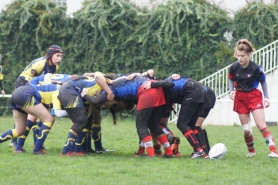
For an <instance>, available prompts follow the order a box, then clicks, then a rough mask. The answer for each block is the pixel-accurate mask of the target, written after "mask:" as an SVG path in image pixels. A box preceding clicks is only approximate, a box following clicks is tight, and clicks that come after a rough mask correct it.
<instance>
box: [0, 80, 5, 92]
mask: <svg viewBox="0 0 278 185" xmlns="http://www.w3.org/2000/svg"><path fill="white" fill-rule="evenodd" d="M0 88H1V90H4V86H3V83H2V80H0Z"/></svg>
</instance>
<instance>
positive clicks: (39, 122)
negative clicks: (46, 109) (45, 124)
mask: <svg viewBox="0 0 278 185" xmlns="http://www.w3.org/2000/svg"><path fill="white" fill-rule="evenodd" d="M36 124H37V125H36V129H35V136H34V145H36V141H37V138H38V136H39V133H40V129H41V126H42V122H41V121H38V122H36Z"/></svg>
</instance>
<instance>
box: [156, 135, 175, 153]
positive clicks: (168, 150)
mask: <svg viewBox="0 0 278 185" xmlns="http://www.w3.org/2000/svg"><path fill="white" fill-rule="evenodd" d="M156 138H157V140H158V141H159V142H160V144H161V146H163V148H164V150H165V154H166V155H173V151H172V149H171V147H170V144H169V141H168V138H167V136H166V134H161V135H160V136H158V137H156Z"/></svg>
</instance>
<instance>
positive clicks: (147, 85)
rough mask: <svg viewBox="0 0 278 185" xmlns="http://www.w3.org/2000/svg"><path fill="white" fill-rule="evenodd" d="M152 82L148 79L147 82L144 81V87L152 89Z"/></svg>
mask: <svg viewBox="0 0 278 185" xmlns="http://www.w3.org/2000/svg"><path fill="white" fill-rule="evenodd" d="M151 84H152V82H150V81H146V82H144V83H143V84H142V88H143V89H150V88H151Z"/></svg>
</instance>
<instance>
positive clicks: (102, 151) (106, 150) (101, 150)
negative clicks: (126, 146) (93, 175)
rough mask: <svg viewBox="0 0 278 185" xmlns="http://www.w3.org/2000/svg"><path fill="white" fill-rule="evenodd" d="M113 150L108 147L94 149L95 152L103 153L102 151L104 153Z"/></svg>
mask: <svg viewBox="0 0 278 185" xmlns="http://www.w3.org/2000/svg"><path fill="white" fill-rule="evenodd" d="M114 151H115V150H109V149H107V148H102V149H100V150H96V153H97V154H103V153H105V152H114Z"/></svg>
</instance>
